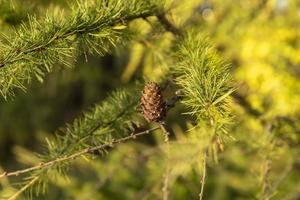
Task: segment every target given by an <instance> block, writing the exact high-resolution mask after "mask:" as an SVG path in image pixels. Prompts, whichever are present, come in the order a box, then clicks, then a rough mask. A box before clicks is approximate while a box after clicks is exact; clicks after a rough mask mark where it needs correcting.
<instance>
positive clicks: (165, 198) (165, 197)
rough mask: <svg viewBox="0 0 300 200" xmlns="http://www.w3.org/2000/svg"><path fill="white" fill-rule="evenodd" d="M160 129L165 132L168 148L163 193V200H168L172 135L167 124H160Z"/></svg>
mask: <svg viewBox="0 0 300 200" xmlns="http://www.w3.org/2000/svg"><path fill="white" fill-rule="evenodd" d="M159 125H160V128H161V129H162V131H163V134H164V137H165V138H164V141H165V143H166V147H167V152H166V160H167V168H166V171H165V174H164V183H163V187H162V192H163V200H168V199H169V193H170V191H169V176H170V163H169V157H170V144H169V135H170V133H169V132H168V131H167V129H166V127H165V122H163V121H161V122H159Z"/></svg>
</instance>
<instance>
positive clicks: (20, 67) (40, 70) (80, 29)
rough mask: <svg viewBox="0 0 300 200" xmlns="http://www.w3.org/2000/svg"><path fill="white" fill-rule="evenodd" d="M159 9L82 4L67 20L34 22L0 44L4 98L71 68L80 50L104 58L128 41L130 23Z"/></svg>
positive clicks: (115, 1) (118, 2) (148, 4)
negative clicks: (56, 70) (57, 70)
mask: <svg viewBox="0 0 300 200" xmlns="http://www.w3.org/2000/svg"><path fill="white" fill-rule="evenodd" d="M157 7H158V5H157V4H155V3H154V1H152V0H146V1H139V0H131V1H122V0H112V1H109V2H107V1H105V0H93V1H91V2H90V1H89V3H87V2H86V1H78V2H77V4H75V5H73V8H72V14H71V15H70V16H69V17H64V19H57V17H56V18H55V17H51V16H47V17H46V18H45V19H44V21H41V22H39V21H38V20H37V19H36V18H33V17H30V18H29V24H28V25H25V24H24V25H22V26H21V28H19V29H17V30H16V33H15V36H11V37H8V36H5V42H2V43H0V45H1V49H0V93H1V95H2V96H3V97H4V98H6V97H7V96H11V95H13V94H14V91H13V89H14V88H20V89H22V90H25V89H26V87H25V86H24V84H25V83H27V82H29V81H31V80H32V78H33V77H34V76H35V77H36V78H37V79H38V80H39V81H43V78H44V76H45V75H46V74H47V73H49V72H51V71H52V68H53V66H54V64H61V65H65V66H70V62H71V59H72V58H75V57H76V54H78V50H77V49H78V45H83V47H82V48H81V49H83V51H89V52H95V53H98V54H100V55H102V54H104V53H106V52H108V51H110V49H111V47H114V46H116V45H117V43H119V42H120V41H121V40H124V39H126V37H127V35H128V34H126V32H125V30H126V28H127V25H128V23H129V22H130V21H132V20H134V19H137V18H146V17H148V16H153V15H155V13H156V12H157Z"/></svg>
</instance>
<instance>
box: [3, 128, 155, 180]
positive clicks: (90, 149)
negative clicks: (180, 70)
mask: <svg viewBox="0 0 300 200" xmlns="http://www.w3.org/2000/svg"><path fill="white" fill-rule="evenodd" d="M159 128H160V127H159V126H157V127H154V128H151V129H148V130H145V131H141V132H138V133H132V134H131V135H129V136H127V137H124V138H120V139H117V140H112V141H111V142H110V143H105V144H102V145H98V146H94V147H87V148H85V149H83V150H80V151H79V152H76V153H74V154H71V155H67V156H63V157H60V158H56V159H54V160H51V161H48V162H44V163H43V162H41V163H39V164H38V165H36V166H33V167H29V168H26V169H22V170H17V171H13V172H4V173H2V174H1V175H0V178H3V177H9V176H18V175H20V174H24V173H27V172H31V171H35V170H40V169H44V168H47V167H51V166H53V165H54V164H56V163H59V162H63V161H67V160H73V159H75V158H77V157H79V156H81V155H83V154H87V153H91V152H94V151H97V150H99V149H103V148H106V147H111V146H113V145H114V144H118V143H121V142H125V141H127V140H130V139H135V138H136V137H139V136H142V135H146V134H149V133H151V132H153V131H155V130H157V129H159Z"/></svg>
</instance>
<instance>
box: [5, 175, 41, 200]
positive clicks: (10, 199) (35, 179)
mask: <svg viewBox="0 0 300 200" xmlns="http://www.w3.org/2000/svg"><path fill="white" fill-rule="evenodd" d="M39 178H40V177H39V176H36V177H34V178H33V179H31V181H29V182H28V183H27V184H26V185H24V186H23V187H22V188H21V189H20V190H19V191H18V192H16V193H15V194H14V195H13V196H11V197H9V198H8V199H7V200H15V199H17V197H18V196H20V195H21V194H22V193H23V192H24V191H25V190H27V189H28V188H29V187H30V186H32V185H33V184H35V182H37V181H38V180H39Z"/></svg>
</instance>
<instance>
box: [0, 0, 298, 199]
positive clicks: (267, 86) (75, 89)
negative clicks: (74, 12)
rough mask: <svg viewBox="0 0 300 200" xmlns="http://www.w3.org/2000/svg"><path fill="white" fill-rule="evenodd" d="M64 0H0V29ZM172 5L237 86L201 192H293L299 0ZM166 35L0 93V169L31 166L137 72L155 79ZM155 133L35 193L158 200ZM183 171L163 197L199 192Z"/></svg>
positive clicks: (221, 195) (172, 124)
mask: <svg viewBox="0 0 300 200" xmlns="http://www.w3.org/2000/svg"><path fill="white" fill-rule="evenodd" d="M70 2H71V1H67V0H48V1H46V0H15V1H12V2H10V1H8V0H7V1H6V0H2V1H0V31H1V32H2V33H5V34H9V33H10V32H12V31H13V30H14V28H17V27H18V26H20V24H21V22H26V20H27V16H28V15H35V16H37V17H41V18H42V17H43V15H44V14H45V10H48V12H59V11H60V10H62V9H65V10H67V9H68V5H69V3H70ZM170 2H171V1H167V3H170ZM170 4H171V3H170ZM172 5H173V6H172V8H171V10H170V16H169V17H170V19H171V21H173V22H174V24H175V25H176V26H178V27H180V28H182V29H195V30H196V31H199V32H200V33H203V34H206V35H208V36H209V37H210V40H211V41H212V43H213V44H214V45H215V47H216V49H217V50H218V52H219V53H220V54H221V55H222V56H223V57H224V58H225V59H226V60H228V61H229V62H230V63H231V64H232V67H231V73H232V77H233V80H234V84H235V85H236V86H237V90H236V91H235V92H234V94H233V99H234V101H233V103H232V113H233V116H234V118H235V120H234V123H233V124H232V125H231V127H230V129H229V131H228V132H229V134H230V135H232V137H233V138H234V139H232V140H228V141H226V142H225V144H224V151H223V152H221V153H220V154H219V160H218V164H211V165H209V168H208V177H207V182H206V188H205V199H213V200H218V199H222V200H226V199H228V200H232V199H290V200H292V199H294V200H296V199H300V157H299V155H300V154H299V153H300V135H299V134H300V120H299V119H300V1H299V0H226V1H224V0H202V1H201V0H188V1H176V0H174V1H172ZM135 23H136V24H137V26H139V27H141V30H145V31H147V28H148V29H149V27H148V26H149V25H147V23H145V22H140V21H138V22H135ZM170 37H171V36H170V35H169V34H166V36H164V37H163V38H162V39H160V40H158V41H156V43H155V41H152V42H154V43H155V45H156V46H155V48H154V49H151V47H147V48H146V47H143V46H142V45H141V44H132V43H131V44H128V45H125V46H122V47H118V48H117V49H116V50H115V51H114V52H113V53H111V54H110V55H106V56H104V57H99V56H93V55H87V58H88V62H86V56H85V55H80V56H79V57H78V58H77V60H76V61H74V68H73V69H70V68H60V67H56V68H55V71H54V72H52V73H51V74H50V75H48V76H47V77H46V80H45V81H44V83H43V84H41V83H40V82H38V81H34V82H32V83H31V84H30V85H29V86H28V90H27V91H26V92H23V91H17V94H16V97H15V98H14V99H13V100H8V101H4V100H3V99H1V103H0V171H1V170H4V169H10V170H14V169H19V168H23V167H26V166H30V165H32V164H33V163H35V161H36V155H35V152H37V153H42V152H44V150H45V148H44V145H45V138H46V137H48V138H50V139H51V137H53V134H54V133H55V131H56V130H57V129H58V128H60V127H63V126H64V125H65V124H66V123H69V122H72V121H73V120H74V119H75V118H76V117H79V116H81V115H82V113H83V112H84V111H87V110H88V109H89V108H90V107H92V106H93V105H94V104H95V103H97V102H100V101H101V100H103V99H105V97H106V96H107V94H108V93H109V92H110V91H113V90H114V89H116V88H118V87H120V86H124V85H126V84H128V83H131V82H133V81H134V80H135V78H143V77H144V78H148V79H154V80H155V79H159V75H160V74H161V73H162V70H161V69H164V68H167V66H166V65H167V63H166V62H164V59H163V58H162V56H161V55H160V53H161V54H164V53H165V52H164V50H165V48H167V47H168V46H170V44H169V43H170V40H169V38H170ZM178 115H180V113H179V111H176V110H175V111H172V112H171V113H170V117H169V119H168V127H169V128H170V129H171V130H172V133H173V134H175V135H177V136H178V135H179V136H180V135H184V134H185V133H184V131H185V130H186V126H187V125H186V124H182V123H183V122H181V120H182V118H183V116H181V115H180V116H178ZM179 136H178V137H179ZM155 140H157V138H156V137H146V138H145V139H142V140H141V141H139V142H136V143H129V144H123V145H120V146H119V147H118V148H117V149H116V150H114V151H112V152H110V153H109V155H107V157H103V158H96V159H95V160H94V161H92V162H91V161H86V160H78V161H76V162H75V164H74V165H72V168H71V169H70V173H69V177H68V178H61V177H60V178H57V179H54V178H53V180H50V187H49V190H48V192H47V193H46V194H45V195H43V196H41V197H39V198H37V199H78V200H83V199H114V200H116V199H158V196H159V194H158V193H159V192H160V188H159V184H156V185H158V186H155V187H152V186H151V185H155V183H156V182H157V179H156V178H157V177H159V173H160V171H161V170H162V169H161V168H159V166H157V165H154V163H156V162H157V161H155V162H154V161H153V163H151V162H152V161H151V159H150V158H149V157H151V155H153V154H156V153H157V152H156V151H155V150H154V148H152V147H153V144H155ZM182 154H184V151H183V152H182ZM158 163H159V162H158ZM181 167H183V168H186V166H181ZM182 171H184V173H181V174H180V175H179V176H178V177H177V178H176V182H175V183H174V185H173V187H172V191H171V197H170V199H184V200H185V199H198V193H199V184H200V178H201V176H199V174H198V173H197V170H196V169H194V168H192V169H190V170H187V169H184V170H182ZM17 179H18V178H13V179H1V180H0V191H2V192H3V193H4V192H6V190H9V191H13V189H12V187H11V186H14V185H11V184H12V183H13V182H14V181H15V180H17ZM0 194H1V192H0ZM156 194H157V195H156Z"/></svg>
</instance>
